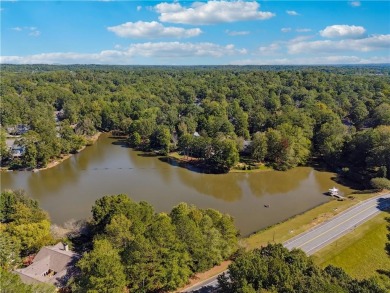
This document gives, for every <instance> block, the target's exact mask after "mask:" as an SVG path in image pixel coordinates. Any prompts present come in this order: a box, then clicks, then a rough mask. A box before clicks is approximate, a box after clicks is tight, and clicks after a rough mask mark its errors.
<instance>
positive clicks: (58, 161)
mask: <svg viewBox="0 0 390 293" xmlns="http://www.w3.org/2000/svg"><path fill="white" fill-rule="evenodd" d="M101 134H102V132H97V133H96V134H94V135H92V136H88V137H87V141H88V143H87V144H86V145H84V146H82V147H81V148H80V149H79V150H77V152H76V153H74V154H66V155H61V157H60V158H57V159H55V160H53V161H50V162H49V163H48V164H47V166H46V167H42V168H34V169H15V170H10V169H9V168H6V167H2V168H1V172H15V171H32V172H39V171H43V170H48V169H51V168H53V167H55V166H58V165H59V164H61V163H62V162H64V161H66V160H67V159H69V158H71V157H72V156H74V155H76V154H78V153H80V152H82V151H83V150H84V149H85V148H86V147H88V146H91V145H93V144H95V143H96V141H97V140H98V139H99V137H100V135H101Z"/></svg>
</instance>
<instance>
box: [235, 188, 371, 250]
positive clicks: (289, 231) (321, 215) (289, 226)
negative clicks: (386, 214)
mask: <svg viewBox="0 0 390 293" xmlns="http://www.w3.org/2000/svg"><path fill="white" fill-rule="evenodd" d="M376 195H378V194H377V193H375V194H374V193H370V194H356V195H354V197H355V198H354V199H347V200H345V201H337V200H332V201H329V202H327V203H325V204H322V205H320V206H317V207H315V208H313V209H311V210H309V211H307V212H305V213H303V214H300V215H297V216H295V217H293V218H290V219H288V220H286V221H285V222H282V223H279V224H276V225H274V226H271V227H269V228H266V229H264V230H261V231H259V232H257V233H255V234H253V235H251V236H249V237H248V238H244V239H242V240H241V245H242V246H244V247H245V248H246V249H254V248H258V247H261V246H265V245H267V244H268V243H282V242H285V241H287V240H288V239H290V238H292V237H294V236H296V235H298V234H300V233H302V232H305V231H307V230H309V229H310V228H312V227H314V226H316V225H318V224H320V223H322V222H325V221H327V220H329V219H330V218H332V217H334V216H335V215H337V214H339V213H341V212H343V211H345V210H346V209H348V208H350V207H351V206H353V205H355V204H357V203H359V202H360V201H363V200H366V199H368V198H370V197H374V196H376Z"/></svg>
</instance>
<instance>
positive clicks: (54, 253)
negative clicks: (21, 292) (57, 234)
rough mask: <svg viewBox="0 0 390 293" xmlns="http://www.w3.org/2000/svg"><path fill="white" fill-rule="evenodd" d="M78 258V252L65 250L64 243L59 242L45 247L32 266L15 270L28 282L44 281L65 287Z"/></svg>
mask: <svg viewBox="0 0 390 293" xmlns="http://www.w3.org/2000/svg"><path fill="white" fill-rule="evenodd" d="M78 258H79V255H78V254H77V253H75V252H73V251H69V250H65V249H64V244H63V243H61V242H59V243H57V244H56V245H54V246H45V247H43V248H42V249H41V250H40V251H39V252H38V254H37V255H36V256H35V258H34V260H33V263H32V264H31V265H30V266H28V267H27V268H23V269H18V270H15V273H16V274H18V275H19V276H20V278H21V280H22V281H23V282H25V283H27V284H31V283H40V282H43V283H49V284H53V285H55V286H57V287H63V286H65V285H66V282H67V281H68V279H69V278H70V276H71V274H72V272H73V264H74V262H75V261H76V260H77V259H78ZM48 272H51V274H50V273H49V274H48Z"/></svg>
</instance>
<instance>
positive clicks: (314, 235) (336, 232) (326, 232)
mask: <svg viewBox="0 0 390 293" xmlns="http://www.w3.org/2000/svg"><path fill="white" fill-rule="evenodd" d="M389 208H390V193H387V194H384V195H380V196H377V197H373V198H370V199H368V200H365V201H363V202H361V203H359V204H357V205H355V206H353V207H351V208H349V209H348V210H346V211H344V212H342V213H340V214H339V215H337V216H335V217H334V218H332V219H331V220H329V221H327V222H325V223H323V224H320V225H318V226H316V227H314V228H313V229H311V230H309V231H306V232H304V233H302V234H300V235H298V236H296V237H294V238H292V239H290V240H288V241H287V242H285V243H283V245H284V246H285V247H286V248H288V249H293V248H300V249H302V250H303V251H304V252H306V254H308V255H311V254H313V253H315V252H317V251H318V250H320V249H321V248H322V247H324V246H326V245H328V244H330V243H332V242H333V241H335V240H336V239H338V238H340V237H341V236H343V235H345V234H347V233H348V232H351V231H353V230H354V229H355V227H357V226H359V225H361V224H362V223H364V222H366V221H368V220H369V219H371V218H372V217H374V216H375V215H376V214H378V213H379V212H381V211H384V210H387V209H389ZM226 272H227V271H225V273H226ZM217 278H218V276H215V277H212V278H210V279H209V280H206V281H204V282H202V283H200V284H197V285H194V286H192V287H190V288H187V289H186V291H184V292H198V293H206V292H214V291H216V290H217V288H218V281H217Z"/></svg>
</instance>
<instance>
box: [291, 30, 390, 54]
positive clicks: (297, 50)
mask: <svg viewBox="0 0 390 293" xmlns="http://www.w3.org/2000/svg"><path fill="white" fill-rule="evenodd" d="M287 47H288V52H289V53H290V54H301V53H306V54H307V53H334V52H337V51H359V52H369V51H375V50H386V49H388V48H389V47H390V34H389V35H375V36H371V37H367V38H364V39H345V40H339V41H332V40H321V41H310V42H307V41H294V42H291V43H290V44H288V46H287Z"/></svg>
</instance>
